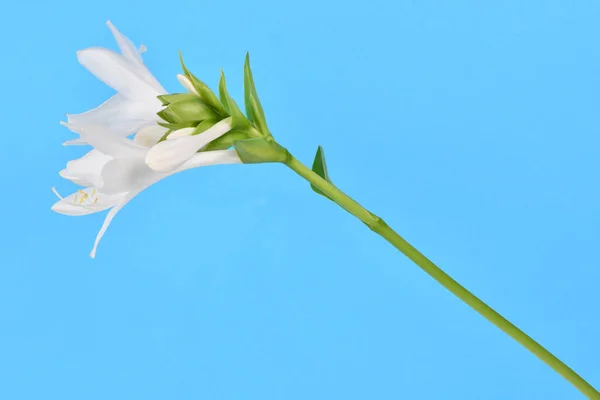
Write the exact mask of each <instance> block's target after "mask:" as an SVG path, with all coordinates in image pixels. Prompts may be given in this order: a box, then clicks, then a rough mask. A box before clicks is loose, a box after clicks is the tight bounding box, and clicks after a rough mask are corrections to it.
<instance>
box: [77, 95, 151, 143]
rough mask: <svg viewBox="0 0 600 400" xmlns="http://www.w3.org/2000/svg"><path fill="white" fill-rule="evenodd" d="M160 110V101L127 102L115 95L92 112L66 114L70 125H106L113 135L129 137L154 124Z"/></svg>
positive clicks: (122, 97)
mask: <svg viewBox="0 0 600 400" xmlns="http://www.w3.org/2000/svg"><path fill="white" fill-rule="evenodd" d="M161 109H162V105H161V103H160V101H159V100H158V99H157V98H155V97H150V98H148V99H146V101H139V100H129V99H127V98H125V97H124V96H123V95H122V94H119V93H118V94H116V95H114V96H112V97H111V98H110V99H108V100H107V101H105V102H104V103H102V104H101V105H100V106H98V107H96V108H94V109H93V110H90V111H86V112H84V113H81V114H67V118H68V123H69V124H71V125H89V124H101V125H106V126H107V127H108V128H110V129H111V130H112V131H114V132H115V133H118V134H120V135H123V136H127V135H130V134H132V133H134V132H136V131H137V130H139V129H140V128H142V127H144V126H147V125H149V124H155V123H156V122H157V121H158V120H159V117H158V115H156V113H157V112H159V111H160V110H161Z"/></svg>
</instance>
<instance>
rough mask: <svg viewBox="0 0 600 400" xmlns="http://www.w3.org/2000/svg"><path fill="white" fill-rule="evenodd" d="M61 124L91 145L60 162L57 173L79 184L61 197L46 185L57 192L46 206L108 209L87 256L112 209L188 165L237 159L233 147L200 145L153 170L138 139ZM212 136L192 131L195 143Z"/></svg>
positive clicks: (69, 211)
mask: <svg viewBox="0 0 600 400" xmlns="http://www.w3.org/2000/svg"><path fill="white" fill-rule="evenodd" d="M64 125H66V126H67V127H69V128H70V129H71V130H73V131H75V132H77V133H79V134H80V138H81V141H82V142H85V143H88V144H90V145H92V146H93V147H94V149H93V150H91V151H90V152H88V153H87V154H85V155H84V156H83V157H81V158H79V159H77V160H73V161H69V162H68V163H67V166H66V168H65V169H63V170H62V171H60V176H61V177H63V178H65V179H68V180H70V181H72V182H74V183H76V184H78V185H80V186H82V188H81V189H79V190H77V191H76V192H75V193H72V194H70V195H69V196H67V197H62V196H61V195H60V194H59V193H58V192H57V191H56V189H54V188H52V190H53V191H54V193H55V194H56V195H57V196H58V197H59V200H58V201H57V202H56V203H55V204H54V205H53V206H52V210H53V211H55V212H57V213H59V214H64V215H70V216H80V215H88V214H93V213H96V212H100V211H104V210H107V209H110V211H109V212H108V214H107V216H106V218H105V220H104V223H103V224H102V227H101V228H100V231H99V232H98V235H97V236H96V240H95V242H94V246H93V248H92V251H91V253H90V256H91V257H92V258H94V257H95V255H96V249H97V247H98V243H99V242H100V239H102V236H103V235H104V233H105V232H106V229H107V228H108V226H109V225H110V223H111V221H112V220H113V218H114V217H115V215H117V213H118V212H119V211H120V210H121V209H122V208H123V207H124V206H125V205H126V204H127V203H128V202H129V201H131V199H133V198H134V197H135V196H137V195H138V194H139V193H140V192H142V191H143V190H144V189H146V188H148V187H149V186H151V185H153V184H154V183H156V182H158V181H160V180H161V179H164V178H166V177H168V176H170V175H173V174H175V173H177V172H181V171H185V170H188V169H191V168H197V167H204V166H209V165H218V164H238V163H241V161H240V158H239V157H238V155H237V153H236V152H235V151H234V150H216V151H206V152H201V153H195V154H194V155H193V156H191V157H190V158H189V159H187V160H186V161H185V162H184V163H182V164H181V165H180V166H178V168H176V169H173V170H172V171H169V172H166V173H163V172H156V171H154V170H152V169H150V168H149V167H148V166H147V165H146V157H147V155H148V152H149V150H150V147H148V146H144V144H143V141H137V142H136V141H135V140H130V139H128V138H126V137H123V136H121V135H120V134H119V132H114V131H112V130H110V129H109V128H107V127H105V126H102V125H86V126H72V125H69V124H64ZM207 133H208V132H207ZM214 136H215V135H207V136H205V135H197V136H194V137H195V138H198V142H197V144H198V145H199V146H203V145H206V144H208V143H209V142H210V140H211V138H214ZM176 140H177V139H175V140H174V141H176ZM179 140H180V139H179ZM170 142H171V141H170Z"/></svg>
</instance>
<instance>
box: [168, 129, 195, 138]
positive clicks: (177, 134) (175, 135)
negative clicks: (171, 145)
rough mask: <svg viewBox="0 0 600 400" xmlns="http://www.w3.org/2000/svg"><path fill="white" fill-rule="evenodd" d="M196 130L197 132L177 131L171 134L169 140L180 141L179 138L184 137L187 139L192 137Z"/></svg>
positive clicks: (191, 130)
mask: <svg viewBox="0 0 600 400" xmlns="http://www.w3.org/2000/svg"><path fill="white" fill-rule="evenodd" d="M195 130H196V128H182V129H177V130H176V131H174V132H172V133H169V136H167V140H173V139H178V138H182V137H186V136H191V135H192V133H194V131H195Z"/></svg>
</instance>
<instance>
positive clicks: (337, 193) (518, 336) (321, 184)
mask: <svg viewBox="0 0 600 400" xmlns="http://www.w3.org/2000/svg"><path fill="white" fill-rule="evenodd" d="M284 163H285V164H286V165H287V166H288V167H290V168H291V169H292V170H294V171H295V172H296V173H297V174H298V175H300V176H301V177H303V178H304V179H306V180H307V181H308V182H310V183H311V184H312V185H313V186H315V187H317V188H318V189H319V190H321V192H323V193H324V194H326V195H327V196H328V197H329V198H330V199H331V200H332V201H334V202H335V203H337V204H338V205H339V206H340V207H342V208H343V209H344V210H346V211H348V212H349V213H350V214H352V215H354V216H355V217H356V218H358V219H360V220H361V221H362V222H364V223H365V224H366V225H367V226H368V227H369V228H370V229H371V230H372V231H374V232H375V233H377V234H378V235H380V236H381V237H383V238H384V239H385V240H387V241H388V242H389V243H390V244H391V245H392V246H394V247H395V248H397V249H398V250H400V251H401V252H402V253H403V254H404V255H405V256H407V257H408V258H409V259H411V260H412V261H413V262H414V263H415V264H417V265H418V266H419V267H420V268H421V269H422V270H424V271H425V272H427V273H428V274H429V275H430V276H431V277H432V278H433V279H435V280H436V281H438V282H439V283H440V284H441V285H442V286H444V287H445V288H446V289H448V290H449V291H450V292H452V293H453V294H454V295H455V296H456V297H458V298H459V299H461V300H462V301H464V302H465V303H466V304H468V305H469V306H470V307H471V308H473V309H474V310H475V311H477V312H478V313H479V314H481V315H482V316H483V317H485V318H486V319H487V320H488V321H490V322H491V323H493V324H494V325H496V326H497V327H498V328H500V329H501V330H502V331H503V332H504V333H506V334H507V335H509V336H510V337H512V338H513V339H514V340H516V341H517V342H519V343H520V344H521V345H522V346H523V347H525V348H526V349H527V350H529V351H530V352H532V353H533V354H535V355H536V356H537V357H538V358H539V359H540V360H542V361H543V362H545V363H546V364H547V365H548V366H550V367H551V368H552V369H554V370H555V371H556V372H558V373H559V374H560V375H561V376H562V377H563V378H565V379H566V380H568V381H569V382H571V384H573V386H575V387H576V388H577V389H579V391H580V392H581V393H583V394H584V395H585V396H587V397H588V398H589V399H592V400H600V393H598V391H596V389H594V388H593V387H592V386H591V385H590V384H589V383H587V382H586V381H585V380H584V379H583V378H581V377H580V376H579V375H578V374H577V373H576V372H575V371H573V370H572V369H571V368H569V367H568V366H567V365H566V364H565V363H563V362H562V361H560V360H559V359H558V358H556V356H554V355H553V354H552V353H550V352H549V351H548V350H546V349H545V348H544V347H542V346H541V345H540V344H539V343H538V342H536V341H535V340H533V339H532V338H531V337H529V336H528V335H527V334H526V333H525V332H523V331H522V330H520V329H519V328H517V327H516V326H515V325H513V324H512V323H511V322H509V321H508V320H507V319H506V318H504V317H503V316H502V315H500V314H498V313H497V312H496V311H494V309H492V308H491V307H490V306H488V305H487V304H485V303H484V302H483V301H481V300H480V299H479V298H477V297H476V296H475V295H474V294H473V293H471V292H469V291H468V290H467V289H465V288H464V287H463V286H462V285H460V284H459V283H458V282H457V281H455V280H454V279H452V277H450V275H448V274H446V273H445V272H444V271H442V270H441V269H440V268H439V267H438V266H437V265H435V264H434V263H433V262H431V261H430V260H429V259H428V258H427V257H425V256H424V255H423V254H421V252H419V251H418V250H417V249H416V248H414V247H413V246H412V245H411V244H410V243H408V242H407V241H406V240H404V238H402V237H401V236H400V235H398V234H397V233H396V232H395V231H394V230H393V229H392V228H390V227H389V226H388V225H387V224H386V223H385V222H384V221H383V220H382V219H381V218H379V217H378V216H376V215H374V214H372V213H371V212H369V211H368V210H367V209H365V208H364V207H362V206H361V205H360V204H358V203H357V202H356V201H354V200H353V199H351V198H350V197H349V196H347V195H346V194H345V193H344V192H342V191H341V190H339V189H338V188H337V187H335V186H334V185H333V184H331V183H330V182H328V181H326V180H325V179H323V178H321V177H320V176H319V175H318V174H316V173H314V172H313V171H312V170H310V169H309V168H308V167H306V166H305V165H303V164H302V163H301V162H300V161H298V160H297V159H296V158H294V157H293V156H291V155H290V156H289V157H288V159H287V160H286V161H285V162H284Z"/></svg>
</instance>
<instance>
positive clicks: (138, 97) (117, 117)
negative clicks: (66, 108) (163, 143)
mask: <svg viewBox="0 0 600 400" xmlns="http://www.w3.org/2000/svg"><path fill="white" fill-rule="evenodd" d="M107 25H108V27H109V28H110V30H111V31H112V33H113V35H114V37H115V39H116V41H117V44H118V45H119V48H120V50H121V53H122V54H118V53H116V52H114V51H112V50H109V49H105V48H100V47H92V48H88V49H85V50H81V51H78V52H77V59H78V60H79V62H80V63H81V65H83V66H84V67H86V68H87V69H88V70H89V71H90V72H91V73H92V74H94V75H95V76H96V77H97V78H98V79H100V80H101V81H102V82H104V83H105V84H107V85H108V86H110V87H112V88H113V89H115V90H116V91H117V94H115V95H114V96H112V97H111V98H110V99H109V100H107V101H106V102H104V103H103V104H102V105H100V106H99V107H97V108H95V109H93V110H90V111H87V112H84V113H82V114H67V117H68V123H69V125H70V126H73V127H76V126H81V125H89V124H92V125H94V124H101V125H105V126H107V127H108V128H109V129H110V130H111V131H113V132H115V133H117V134H119V135H121V136H128V135H130V134H133V133H136V132H138V131H140V129H141V131H140V132H139V133H138V135H142V138H140V140H141V141H144V143H146V142H148V140H149V138H152V139H154V138H156V140H155V141H154V143H156V141H157V140H158V139H159V138H160V137H161V136H162V135H164V133H165V132H166V129H165V128H162V127H160V126H157V125H156V123H157V122H158V121H159V120H160V118H159V117H158V116H157V115H156V113H157V112H159V111H160V110H161V109H162V104H161V102H160V100H158V99H157V96H159V95H162V94H166V91H165V89H164V88H163V87H162V86H161V85H160V83H158V81H157V80H156V78H154V76H153V75H152V74H151V73H150V71H149V70H148V68H146V66H145V65H144V62H143V60H142V56H141V53H142V49H140V50H138V49H137V48H136V47H135V46H134V44H133V43H132V42H131V41H130V40H129V39H128V38H127V37H125V36H123V35H122V34H121V33H120V32H119V31H118V30H117V29H116V28H115V27H114V25H113V24H112V23H111V22H110V21H108V22H107ZM146 128H147V130H145V129H146ZM154 143H153V144H154ZM65 144H66V145H70V144H85V143H84V142H83V141H82V140H81V139H78V140H73V141H69V142H66V143H65Z"/></svg>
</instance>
